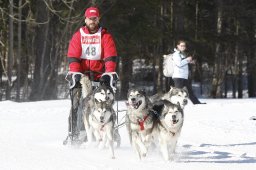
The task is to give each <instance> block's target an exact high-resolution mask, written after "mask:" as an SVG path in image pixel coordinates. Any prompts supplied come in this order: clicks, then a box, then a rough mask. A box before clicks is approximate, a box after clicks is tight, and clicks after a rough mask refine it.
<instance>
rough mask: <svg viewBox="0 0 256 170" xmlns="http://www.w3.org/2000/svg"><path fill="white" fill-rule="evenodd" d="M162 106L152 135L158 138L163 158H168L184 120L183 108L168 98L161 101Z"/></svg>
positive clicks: (173, 150) (172, 152)
mask: <svg viewBox="0 0 256 170" xmlns="http://www.w3.org/2000/svg"><path fill="white" fill-rule="evenodd" d="M163 104H164V106H163V108H162V110H161V111H160V113H159V119H158V121H157V124H156V127H157V128H155V129H154V137H155V139H158V141H159V146H160V150H161V152H162V155H163V157H164V159H165V160H170V159H171V158H172V157H173V156H174V153H175V148H176V144H177V141H178V138H179V136H180V133H181V129H182V126H183V121H184V114H183V109H182V108H181V107H180V106H179V105H176V104H173V103H171V102H170V101H168V100H164V101H163Z"/></svg>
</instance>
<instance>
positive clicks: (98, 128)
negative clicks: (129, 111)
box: [88, 101, 115, 159]
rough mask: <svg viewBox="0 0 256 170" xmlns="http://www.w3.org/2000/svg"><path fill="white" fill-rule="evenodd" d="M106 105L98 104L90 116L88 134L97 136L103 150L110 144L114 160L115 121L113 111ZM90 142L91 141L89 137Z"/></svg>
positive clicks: (104, 103) (103, 103)
mask: <svg viewBox="0 0 256 170" xmlns="http://www.w3.org/2000/svg"><path fill="white" fill-rule="evenodd" d="M96 102H97V101H96ZM106 105H107V104H106V102H99V103H97V107H95V108H94V110H93V112H92V113H91V114H90V115H89V124H90V128H89V130H88V132H89V133H88V134H90V135H91V134H93V135H94V136H95V139H96V142H97V144H98V146H99V148H103V147H105V145H106V144H108V145H109V148H110V152H111V156H112V159H114V158H115V154H114V136H113V135H114V123H115V122H114V120H115V119H114V116H113V113H112V109H111V108H109V107H107V106H106ZM88 140H91V138H90V137H89V136H88ZM89 142H91V141H89Z"/></svg>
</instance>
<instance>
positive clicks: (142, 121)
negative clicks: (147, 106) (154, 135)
mask: <svg viewBox="0 0 256 170" xmlns="http://www.w3.org/2000/svg"><path fill="white" fill-rule="evenodd" d="M148 116H149V114H147V115H146V116H144V118H143V119H140V118H138V119H137V121H138V124H139V125H140V130H144V129H145V128H144V122H145V121H146V119H147V118H148Z"/></svg>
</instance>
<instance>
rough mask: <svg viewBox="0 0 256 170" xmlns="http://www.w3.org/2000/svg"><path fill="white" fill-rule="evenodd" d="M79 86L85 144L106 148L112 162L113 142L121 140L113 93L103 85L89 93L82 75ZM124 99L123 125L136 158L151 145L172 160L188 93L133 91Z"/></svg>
mask: <svg viewBox="0 0 256 170" xmlns="http://www.w3.org/2000/svg"><path fill="white" fill-rule="evenodd" d="M80 83H81V84H82V95H83V119H84V120H83V122H84V126H85V130H86V133H87V139H88V141H87V143H86V145H90V144H92V142H93V141H94V140H95V141H96V144H97V146H98V147H99V148H104V147H109V149H110V153H111V157H112V158H113V159H114V158H115V154H114V142H117V145H120V140H116V137H115V136H116V135H117V133H116V132H115V131H116V129H115V128H114V126H115V120H116V113H115V110H114V109H113V104H114V92H113V90H112V89H111V88H110V87H107V86H104V85H100V86H99V87H98V88H97V89H95V90H92V86H91V83H90V80H89V79H88V77H87V76H83V77H82V79H81V81H80ZM127 100H128V101H127V103H126V104H127V113H126V119H125V124H126V128H127V132H128V135H129V139H130V143H131V145H132V147H133V149H134V150H135V151H136V153H137V155H138V157H139V158H140V159H142V158H143V157H145V156H146V155H147V152H148V149H149V147H150V146H151V145H153V146H157V147H159V148H160V151H161V153H162V155H163V158H164V159H165V160H171V159H172V158H173V156H174V152H175V148H176V144H177V140H178V138H179V135H180V132H181V129H182V125H183V120H184V113H183V109H184V107H185V106H186V105H187V103H188V92H187V90H186V89H179V88H175V87H171V89H170V91H168V92H167V93H165V94H156V95H154V96H150V97H149V96H146V94H145V92H144V91H142V90H139V89H136V88H133V89H130V90H129V91H128V93H127Z"/></svg>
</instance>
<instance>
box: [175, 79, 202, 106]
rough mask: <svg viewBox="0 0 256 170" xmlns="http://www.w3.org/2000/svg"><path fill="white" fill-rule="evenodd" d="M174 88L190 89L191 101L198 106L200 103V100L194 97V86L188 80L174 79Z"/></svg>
mask: <svg viewBox="0 0 256 170" xmlns="http://www.w3.org/2000/svg"><path fill="white" fill-rule="evenodd" d="M173 81H174V86H175V87H177V88H183V87H186V88H187V89H188V94H189V99H190V100H191V102H192V103H193V104H198V103H200V101H199V100H198V98H197V97H196V96H195V95H194V92H193V90H192V85H191V83H189V81H188V79H182V78H173Z"/></svg>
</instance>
